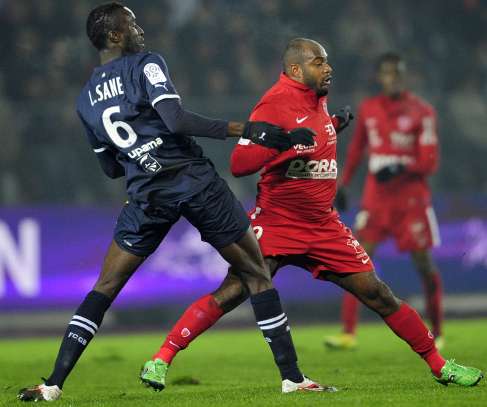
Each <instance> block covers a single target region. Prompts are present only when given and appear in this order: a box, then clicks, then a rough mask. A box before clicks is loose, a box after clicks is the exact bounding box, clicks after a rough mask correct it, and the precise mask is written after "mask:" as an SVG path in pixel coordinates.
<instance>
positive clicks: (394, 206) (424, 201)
mask: <svg viewBox="0 0 487 407" xmlns="http://www.w3.org/2000/svg"><path fill="white" fill-rule="evenodd" d="M377 67H378V72H377V76H378V82H379V84H380V86H381V88H382V92H381V94H379V95H378V96H375V97H371V98H368V99H366V100H365V101H364V102H363V103H362V105H361V107H360V109H359V114H358V117H357V124H356V127H355V131H354V134H353V138H352V141H351V143H350V145H349V147H348V152H347V159H346V162H345V168H344V171H343V177H342V180H341V187H340V188H339V192H338V194H337V200H336V206H337V209H338V210H340V211H341V210H346V206H347V205H346V204H347V193H346V187H347V186H348V185H349V183H350V181H351V179H352V176H353V175H354V173H355V170H356V169H357V167H358V166H359V164H360V161H361V159H362V157H363V156H364V154H365V151H366V150H367V153H368V174H367V178H366V182H365V187H364V192H363V197H362V204H361V206H362V208H361V210H360V212H359V213H358V214H357V217H356V222H355V228H354V229H355V233H356V234H357V237H358V238H359V240H360V242H361V243H362V246H363V247H364V248H365V250H366V251H367V253H368V254H369V255H370V256H373V254H374V253H375V249H376V247H377V245H378V244H379V243H380V242H381V241H383V240H384V239H385V238H387V237H389V236H392V237H393V238H394V239H395V241H396V245H397V247H398V249H399V250H400V251H406V252H409V253H410V254H411V258H412V260H413V263H414V265H415V267H416V270H417V271H418V273H419V275H420V276H421V279H422V281H423V286H424V293H425V300H426V310H427V315H428V317H429V319H430V321H431V328H432V333H433V335H434V337H435V341H436V345H437V347H438V348H441V347H442V345H443V340H442V337H441V322H442V283H441V276H440V274H439V273H438V271H437V268H436V266H435V264H434V262H433V260H432V257H431V253H430V249H431V247H432V246H435V245H437V244H438V243H439V233H438V226H437V223H436V217H435V214H434V211H433V208H432V206H431V193H430V189H429V186H428V182H427V177H428V176H429V175H431V174H432V173H433V172H435V171H436V169H437V167H438V138H437V134H436V114H435V111H434V109H433V107H431V106H430V105H429V104H428V103H426V102H425V101H423V100H422V99H421V98H419V97H418V96H416V95H414V94H413V93H411V92H409V91H407V90H405V86H404V79H405V74H406V66H405V63H404V61H403V60H402V58H401V57H400V56H399V55H397V54H394V53H387V54H384V55H382V56H381V57H380V58H379V61H378V65H377ZM359 305H360V304H359V301H358V300H357V299H356V298H355V297H354V296H353V295H351V294H349V293H346V294H345V296H344V299H343V304H342V320H343V333H342V334H341V335H337V336H331V337H328V338H326V340H325V344H326V345H328V346H329V347H331V348H335V349H354V348H355V347H356V345H357V342H356V338H355V332H356V326H357V322H358V314H359Z"/></svg>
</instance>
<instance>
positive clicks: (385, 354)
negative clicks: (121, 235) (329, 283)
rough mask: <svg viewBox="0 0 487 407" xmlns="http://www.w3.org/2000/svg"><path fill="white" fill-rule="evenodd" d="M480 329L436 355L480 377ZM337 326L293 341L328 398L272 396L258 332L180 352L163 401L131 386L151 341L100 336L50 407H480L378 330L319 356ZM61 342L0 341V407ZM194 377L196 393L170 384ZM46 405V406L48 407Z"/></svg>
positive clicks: (272, 380)
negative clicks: (328, 387)
mask: <svg viewBox="0 0 487 407" xmlns="http://www.w3.org/2000/svg"><path fill="white" fill-rule="evenodd" d="M486 322H487V321H486V320H477V321H466V322H449V323H448V324H447V325H446V331H447V336H446V340H447V344H446V348H445V350H444V352H443V353H444V354H445V355H446V356H447V357H455V358H456V359H457V361H458V362H460V363H462V364H467V365H473V366H476V367H479V368H482V369H486V368H487V346H486V343H487V323H486ZM337 330H338V327H337V326H330V325H326V326H321V327H318V326H313V327H296V328H294V329H293V331H292V332H293V336H294V341H295V344H296V348H297V351H298V354H299V358H300V365H301V367H302V369H303V371H304V372H305V373H306V374H307V375H308V376H310V377H312V378H315V379H317V380H320V381H322V382H325V383H331V384H333V385H335V386H337V387H338V388H339V389H340V391H339V392H338V393H334V394H328V393H322V394H319V393H314V394H310V393H307V394H287V395H283V394H281V393H280V380H279V377H278V374H277V371H276V369H275V368H274V365H273V361H272V357H271V354H270V352H269V350H268V347H267V344H266V343H265V342H264V340H263V338H262V336H261V334H260V333H259V332H258V331H257V329H251V330H235V331H224V330H213V331H212V332H208V333H206V334H205V335H203V336H202V337H201V338H199V339H198V340H197V341H196V342H195V343H194V344H193V345H192V346H191V349H190V350H187V351H185V352H182V353H181V354H180V355H179V356H178V358H177V359H176V361H175V363H174V364H173V366H172V367H171V368H170V370H169V376H168V383H169V384H168V387H167V388H166V389H165V390H164V391H163V392H161V393H155V392H154V391H152V390H149V389H146V388H144V387H143V386H142V385H141V384H139V381H138V371H139V368H140V366H141V365H142V363H143V362H144V361H145V359H147V358H148V357H149V356H150V355H151V354H152V353H153V352H154V350H156V349H157V348H158V346H159V342H160V336H159V335H153V334H150V335H124V336H110V335H103V334H100V335H98V337H97V338H96V339H95V340H94V342H93V343H92V344H91V345H90V347H89V349H88V350H87V351H86V353H85V354H84V355H83V357H82V359H81V361H80V363H79V365H78V366H77V367H76V368H75V370H74V372H73V373H72V374H71V377H70V378H69V380H68V381H67V383H66V385H65V387H64V392H65V394H64V395H63V398H62V400H61V401H58V402H56V403H55V404H54V405H57V406H76V407H77V406H117V407H118V406H130V407H137V406H191V407H200V406H232V407H233V406H246V407H249V406H266V407H267V406H312V405H325V406H327V407H328V406H330V407H331V406H347V407H354V406H357V407H367V406H374V407H379V406H394V407H396V406H408V407H410V406H428V407H430V406H442V407H443V406H444V407H446V406H452V407H453V406H455V407H458V406H469V407H472V406H487V385H486V382H485V381H482V382H480V384H479V385H478V386H477V387H474V388H460V387H458V386H454V385H450V386H448V387H444V386H441V385H439V384H437V383H435V382H434V381H433V380H432V378H431V377H430V373H429V371H428V369H427V367H426V366H425V365H424V363H423V362H422V361H421V359H420V358H418V357H417V356H416V355H415V354H413V353H412V352H411V351H410V350H409V347H408V346H407V345H405V344H404V343H402V342H401V341H400V340H399V339H398V338H396V337H395V336H394V335H393V334H392V333H390V332H389V331H388V329H387V328H386V327H385V326H383V325H379V324H378V325H375V324H374V325H365V324H364V325H362V326H361V327H360V330H359V341H360V343H359V345H360V348H359V349H358V350H356V351H349V352H346V353H343V352H337V351H327V350H325V349H324V347H323V345H322V338H323V336H324V335H325V334H330V333H334V332H336V331H337ZM58 341H59V339H58V338H56V339H50V338H43V339H30V340H2V341H0V386H1V389H2V392H1V394H0V405H2V406H9V407H10V406H18V405H22V403H20V402H18V401H16V400H15V395H16V392H17V390H18V389H19V388H20V387H22V386H25V385H29V384H33V383H37V382H38V381H39V377H40V376H42V375H47V374H48V373H49V370H50V367H51V365H52V362H53V358H54V356H55V353H56V351H57V348H58ZM185 377H187V378H189V379H190V378H194V379H197V380H199V382H200V384H198V385H195V384H192V385H191V384H174V382H175V381H178V380H180V379H183V380H181V381H182V382H183V383H184V382H185V380H184V378H185ZM49 405H51V404H49Z"/></svg>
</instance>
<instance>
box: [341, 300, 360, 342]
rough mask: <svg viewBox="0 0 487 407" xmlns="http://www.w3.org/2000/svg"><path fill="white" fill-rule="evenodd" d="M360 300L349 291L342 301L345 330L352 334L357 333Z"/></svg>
mask: <svg viewBox="0 0 487 407" xmlns="http://www.w3.org/2000/svg"><path fill="white" fill-rule="evenodd" d="M359 307H360V301H359V300H358V299H357V298H356V297H355V296H354V295H352V294H350V293H349V292H346V293H345V295H344V296H343V302H342V322H343V332H344V333H346V334H350V335H355V330H356V328H357V322H358V312H359Z"/></svg>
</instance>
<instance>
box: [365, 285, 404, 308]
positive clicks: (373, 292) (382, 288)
mask: <svg viewBox="0 0 487 407" xmlns="http://www.w3.org/2000/svg"><path fill="white" fill-rule="evenodd" d="M364 297H365V298H364V300H365V301H364V302H365V303H366V305H368V306H369V307H370V308H371V309H373V310H374V311H375V312H377V313H378V314H379V315H381V316H385V315H390V314H392V313H393V312H395V311H397V310H398V309H399V305H400V303H399V300H398V299H397V298H396V297H395V296H394V294H393V293H392V291H391V289H390V288H389V286H388V285H387V284H385V283H384V282H383V281H381V280H379V279H377V282H376V283H375V284H373V285H370V286H369V287H367V289H366V290H365V291H364Z"/></svg>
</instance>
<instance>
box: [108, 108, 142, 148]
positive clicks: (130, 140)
mask: <svg viewBox="0 0 487 407" xmlns="http://www.w3.org/2000/svg"><path fill="white" fill-rule="evenodd" d="M113 113H120V106H112V107H109V108H107V109H105V110H104V111H103V114H102V116H101V118H102V120H103V126H104V127H105V130H106V132H107V134H108V136H109V137H110V138H111V139H112V141H113V142H114V143H115V145H116V146H117V147H120V148H129V147H131V146H132V145H133V144H134V143H135V142H136V141H137V133H136V132H135V131H134V129H133V128H132V127H130V124H128V123H125V122H123V121H121V120H119V121H114V122H112V121H111V120H110V116H111V115H112V114H113ZM120 128H122V129H124V130H125V131H126V132H127V136H126V138H122V137H121V136H120V134H119V133H118V129H120Z"/></svg>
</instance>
